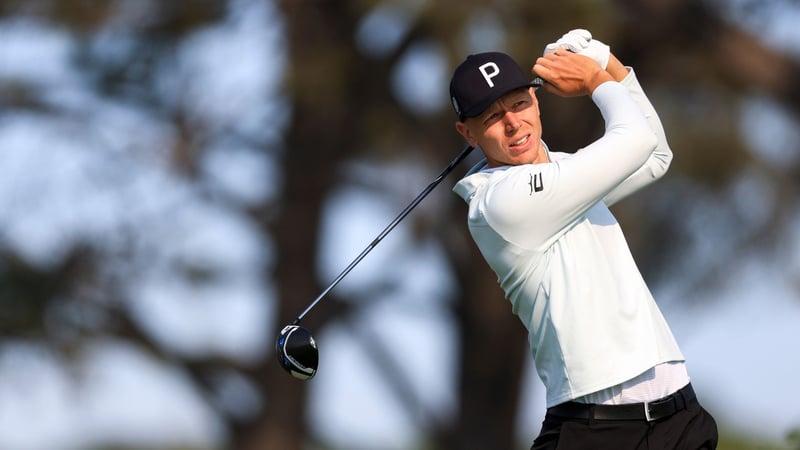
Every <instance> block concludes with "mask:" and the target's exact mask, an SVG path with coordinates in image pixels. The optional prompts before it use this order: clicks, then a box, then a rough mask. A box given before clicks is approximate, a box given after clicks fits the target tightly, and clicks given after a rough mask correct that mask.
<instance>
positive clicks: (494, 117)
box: [483, 113, 500, 124]
mask: <svg viewBox="0 0 800 450" xmlns="http://www.w3.org/2000/svg"><path fill="white" fill-rule="evenodd" d="M499 118H500V114H498V113H492V114H489V115H488V116H486V119H485V120H484V121H483V123H485V124H489V123H492V122H494V121H496V120H497V119H499Z"/></svg>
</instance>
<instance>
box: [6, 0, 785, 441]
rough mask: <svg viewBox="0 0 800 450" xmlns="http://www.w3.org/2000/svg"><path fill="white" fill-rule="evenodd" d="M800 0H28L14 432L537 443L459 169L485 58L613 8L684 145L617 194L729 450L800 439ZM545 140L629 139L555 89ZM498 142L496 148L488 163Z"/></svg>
mask: <svg viewBox="0 0 800 450" xmlns="http://www.w3.org/2000/svg"><path fill="white" fill-rule="evenodd" d="M798 23H800V4H799V2H797V1H796V0H718V1H711V0H708V1H695V0H642V1H633V0H564V1H560V2H532V1H527V0H508V1H503V2H497V1H488V0H465V1H439V2H433V1H425V0H406V1H400V0H397V1H371V0H352V1H345V2H333V1H305V0H283V1H281V0H229V1H224V0H193V1H157V0H104V1H99V0H2V1H0V449H4V450H26V449H32V450H38V449H42V450H45V449H48V450H49V449H63V450H69V449H75V450H84V449H153V450H155V449H185V450H189V449H192V450H212V449H219V450H222V449H237V450H238V449H243V450H264V449H270V450H271V449H276V450H277V449H279V450H293V449H317V450H322V449H365V450H366V449H372V450H392V449H398V450H406V449H408V450H416V449H419V450H422V449H429V450H433V449H447V450H449V449H526V448H529V447H530V444H531V442H532V440H533V438H534V437H535V436H536V434H537V433H538V431H539V428H540V424H541V420H542V417H543V414H544V393H543V389H542V386H541V384H540V382H539V380H538V377H537V376H536V373H535V371H534V370H533V368H532V366H531V357H530V355H529V353H528V349H527V344H526V336H525V332H524V329H523V327H522V325H521V324H520V322H519V321H518V320H517V319H516V318H515V317H514V316H513V315H512V314H511V311H510V307H509V305H508V303H507V302H506V301H505V300H504V299H503V296H502V293H501V291H500V289H499V288H498V287H497V285H496V283H495V279H494V276H493V275H492V274H491V272H490V271H489V269H488V268H487V267H486V265H485V263H484V262H483V260H482V258H481V257H480V255H479V254H478V253H477V251H476V249H475V247H474V245H473V243H472V241H471V240H470V238H469V236H468V232H467V229H466V223H465V215H466V205H465V204H464V203H463V202H462V201H461V200H460V199H459V198H458V197H457V196H456V195H455V194H453V193H452V192H451V191H450V189H451V187H452V186H453V184H454V183H455V181H456V180H457V179H458V177H460V176H461V175H463V174H464V173H465V172H466V170H467V169H468V167H469V166H470V165H472V164H474V163H475V162H476V161H477V159H478V155H477V154H476V155H473V156H472V157H471V159H468V160H467V161H466V162H465V163H464V164H463V166H462V167H459V168H458V169H456V170H455V171H454V173H453V174H452V175H451V177H450V178H448V179H446V180H445V181H444V182H443V183H442V184H441V185H440V186H439V188H437V189H436V190H435V191H434V192H433V193H432V194H431V195H430V196H428V197H427V198H426V200H425V201H424V202H423V203H422V205H420V206H419V207H418V208H417V209H415V210H414V211H413V212H412V214H411V215H410V216H409V217H408V218H407V219H406V220H404V221H403V222H402V223H401V224H400V226H399V227H398V228H397V229H395V231H393V232H392V233H391V234H390V235H389V236H388V237H387V238H386V239H385V240H384V241H383V242H382V243H381V244H380V246H378V247H377V248H376V249H375V250H374V251H373V252H372V253H370V255H369V256H368V257H367V258H366V259H365V260H364V261H363V262H362V263H361V264H360V265H359V266H358V267H357V268H356V269H355V270H354V271H353V272H352V273H351V274H350V275H349V276H348V277H347V278H346V279H345V280H344V281H343V282H342V283H341V284H340V285H339V286H338V287H337V288H336V289H335V290H334V291H332V292H331V293H330V294H329V295H328V296H327V297H326V299H325V300H324V301H323V302H322V303H320V304H319V306H318V307H317V308H315V309H314V310H313V311H312V312H311V314H309V315H308V317H307V318H306V319H305V320H304V322H303V324H304V325H305V326H306V327H308V328H310V329H311V330H312V331H313V333H314V335H315V337H316V339H317V342H318V345H319V348H320V364H319V373H318V375H317V377H316V378H315V379H313V380H312V381H310V382H301V381H297V380H295V379H293V378H291V377H290V376H289V375H288V374H286V373H284V372H283V371H282V370H281V369H280V367H279V366H278V365H277V364H276V361H275V358H274V350H273V345H274V339H275V336H276V334H277V333H278V331H279V330H280V328H281V327H282V326H283V325H284V324H286V323H288V322H289V321H291V319H293V318H294V317H295V316H296V315H297V314H298V313H300V311H302V310H303V308H305V306H306V305H307V304H308V303H309V302H310V301H311V300H312V299H314V298H315V297H316V296H317V294H318V293H319V292H320V291H321V290H322V288H324V287H325V286H327V285H328V283H329V282H330V281H331V280H332V279H333V278H334V277H335V276H336V275H337V274H338V273H339V271H341V270H342V269H343V268H344V267H345V266H346V265H347V264H348V263H349V262H350V261H352V260H353V258H355V256H356V255H358V253H360V251H361V250H362V249H363V248H365V247H366V246H367V245H368V244H369V243H370V242H371V241H372V239H373V238H374V237H375V236H376V235H377V234H378V233H379V232H380V231H381V230H382V229H383V227H384V226H385V225H386V224H388V223H389V221H391V219H392V218H394V217H395V215H396V214H397V213H399V212H400V210H402V208H403V207H404V206H405V205H406V204H408V202H410V201H411V200H412V199H413V198H414V197H415V196H416V195H417V194H418V193H419V192H420V191H422V189H424V187H425V186H427V184H428V183H429V182H430V181H432V180H433V179H434V178H435V177H436V175H437V174H438V173H439V172H440V171H441V170H442V169H444V167H445V166H446V165H447V163H448V162H449V161H450V160H452V159H453V157H455V155H456V154H457V153H458V152H459V151H460V149H461V148H462V147H463V145H464V143H463V142H462V141H461V139H460V137H459V136H458V135H457V134H456V133H455V131H454V127H453V123H454V121H455V118H454V114H453V113H452V111H451V108H450V105H449V101H448V94H447V85H448V81H449V77H450V74H451V73H452V70H453V69H454V68H455V66H456V65H457V64H458V63H459V62H460V61H461V60H462V59H463V58H464V57H465V56H466V55H467V54H469V53H474V52H479V51H486V50H501V51H505V52H507V53H509V54H511V55H513V56H514V57H515V58H516V59H517V60H518V61H519V62H520V64H521V65H523V66H524V67H525V68H528V67H530V66H532V64H533V62H534V61H535V59H536V57H537V56H539V55H540V53H541V51H542V49H543V47H544V45H545V44H547V43H548V42H552V41H554V40H556V39H557V38H559V37H560V36H561V35H562V34H563V33H565V32H566V31H568V30H570V29H573V28H587V29H589V30H591V31H592V32H593V34H594V35H595V37H596V38H598V39H600V40H602V41H604V42H606V43H608V44H610V45H611V48H612V51H613V52H614V53H615V54H616V55H617V56H618V57H619V58H620V59H621V60H622V61H623V63H625V64H627V65H630V66H633V67H634V68H635V70H636V73H637V75H638V77H639V80H640V81H641V83H642V85H643V86H644V88H645V91H646V92H647V93H648V95H649V96H650V99H651V100H652V102H653V103H654V105H655V106H656V109H657V110H658V111H659V114H660V116H661V119H662V121H663V123H664V126H665V129H666V132H667V136H668V138H669V141H670V144H671V146H672V148H673V151H674V153H675V159H674V162H673V164H672V168H671V170H670V172H669V173H668V174H667V176H666V177H665V178H664V179H662V180H661V181H660V182H659V183H657V184H655V185H653V186H652V187H650V188H648V189H647V190H645V191H643V192H642V193H640V194H639V195H637V196H635V197H633V198H631V199H629V200H627V201H625V202H623V203H622V204H620V205H617V206H616V207H615V209H614V212H615V214H616V215H617V217H618V219H619V220H620V222H621V223H622V226H623V228H624V229H625V230H626V235H627V237H628V241H629V244H630V246H631V249H632V251H633V253H634V255H635V257H636V259H637V262H638V263H639V265H640V268H641V269H642V271H643V273H644V275H645V278H646V279H647V281H648V283H649V284H650V286H651V288H652V290H653V292H654V295H655V297H656V299H657V301H658V302H659V304H660V306H661V308H662V310H663V311H664V314H665V316H666V317H667V319H668V321H669V322H670V323H671V325H672V327H673V331H674V334H675V335H676V338H677V340H678V341H679V343H680V345H681V347H682V349H683V351H684V353H685V355H686V357H687V360H688V367H689V371H690V375H691V377H692V380H693V383H694V384H695V386H696V389H697V391H698V393H699V396H700V400H701V402H703V404H704V405H705V406H706V407H707V409H709V410H710V411H711V412H712V413H713V414H714V415H715V417H716V418H717V421H718V423H719V426H720V434H721V438H722V442H721V445H720V448H723V449H798V448H800V402H798V400H799V399H800V398H799V397H798V394H797V388H796V387H797V382H796V380H797V376H798V375H797V374H798V370H800V352H798V343H800V331H798V330H799V328H798V324H799V323H800V257H798V256H797V255H798V253H800V199H799V198H798V188H800V176H799V175H800V128H798V114H799V113H800V83H798V80H800V28H798V27H797V24H798ZM539 96H540V103H541V107H542V116H543V123H544V127H545V132H544V139H545V140H546V141H547V142H548V144H549V145H550V147H551V148H552V149H554V150H561V151H570V152H571V151H575V150H576V149H578V148H580V147H581V146H583V145H585V144H586V143H588V142H589V141H590V140H592V139H594V138H596V137H598V136H600V135H601V133H602V127H603V124H602V120H601V118H600V117H599V114H597V111H596V109H595V108H594V106H593V105H592V103H591V101H589V100H588V99H585V98H582V99H568V100H565V99H560V98H556V97H553V96H550V95H548V94H546V93H540V94H539ZM476 153H477V152H476Z"/></svg>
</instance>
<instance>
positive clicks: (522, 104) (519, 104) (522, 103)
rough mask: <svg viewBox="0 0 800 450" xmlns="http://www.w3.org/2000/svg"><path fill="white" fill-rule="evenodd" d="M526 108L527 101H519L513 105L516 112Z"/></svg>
mask: <svg viewBox="0 0 800 450" xmlns="http://www.w3.org/2000/svg"><path fill="white" fill-rule="evenodd" d="M527 107H528V101H527V100H520V101H518V102H516V103H514V108H515V109H517V110H520V109H524V108H527Z"/></svg>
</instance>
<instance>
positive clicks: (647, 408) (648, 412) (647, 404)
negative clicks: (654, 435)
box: [642, 402, 653, 422]
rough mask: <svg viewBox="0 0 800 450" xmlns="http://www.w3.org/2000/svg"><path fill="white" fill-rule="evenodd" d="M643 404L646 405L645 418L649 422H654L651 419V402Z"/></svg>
mask: <svg viewBox="0 0 800 450" xmlns="http://www.w3.org/2000/svg"><path fill="white" fill-rule="evenodd" d="M642 404H643V405H644V418H645V419H646V420H647V421H648V422H652V420H653V419H652V418H651V417H650V402H643V403H642Z"/></svg>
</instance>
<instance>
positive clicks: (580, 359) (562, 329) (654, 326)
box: [454, 71, 683, 407]
mask: <svg viewBox="0 0 800 450" xmlns="http://www.w3.org/2000/svg"><path fill="white" fill-rule="evenodd" d="M592 100H593V101H594V102H595V104H596V105H597V107H598V108H599V109H600V112H601V113H602V115H603V118H604V119H605V123H606V130H605V134H604V135H603V136H602V137H601V138H600V139H598V140H597V141H595V142H593V143H592V144H590V145H588V146H587V147H585V148H583V149H581V150H579V151H578V152H576V153H574V154H566V153H556V152H551V153H550V154H549V155H550V162H548V163H544V164H526V165H520V166H504V167H497V168H486V167H485V166H484V167H476V168H475V169H473V170H472V171H471V172H470V173H469V174H468V175H467V176H465V177H464V178H463V179H462V180H460V181H459V182H458V183H457V184H456V186H455V187H454V191H455V192H456V193H458V194H459V195H460V196H461V197H462V198H464V200H466V201H467V202H468V203H469V215H468V224H469V230H470V233H471V234H472V237H473V239H474V240H475V242H476V243H477V245H478V247H479V248H480V251H481V253H482V254H483V256H484V258H485V259H486V261H487V262H488V263H489V265H490V266H491V267H492V269H493V270H494V271H495V273H496V274H497V277H498V282H499V283H500V285H501V286H502V288H503V290H504V291H505V295H506V297H507V298H508V300H509V301H510V302H511V304H512V310H513V312H514V313H515V314H516V315H517V316H519V318H520V320H521V321H522V322H523V323H524V325H525V326H526V328H527V330H528V340H529V344H530V348H531V351H532V353H533V357H534V360H535V363H536V368H537V372H538V374H539V376H540V378H541V379H542V381H543V382H544V385H545V387H546V388H547V406H548V407H550V406H553V405H556V404H558V403H561V402H564V401H567V400H571V399H576V398H579V397H582V396H585V395H587V394H590V393H593V392H597V391H600V390H603V389H606V388H609V387H611V386H615V385H619V384H621V383H623V382H625V381H627V380H631V379H632V378H634V377H636V376H637V375H639V374H642V373H643V372H645V371H647V370H648V369H650V368H652V367H654V366H656V365H658V364H660V363H664V362H668V361H682V360H683V355H682V354H681V352H680V349H679V348H678V345H677V343H676V342H675V339H674V338H673V336H672V333H671V331H670V329H669V327H668V325H667V323H666V321H665V320H664V318H663V316H662V314H661V312H660V311H659V309H658V306H657V305H656V303H655V301H654V299H653V297H652V295H651V293H650V291H649V289H648V287H647V285H646V284H645V282H644V280H643V278H642V276H641V274H640V272H639V270H638V268H637V266H636V263H635V262H634V260H633V257H632V256H631V253H630V250H629V249H628V245H627V242H626V241H625V237H624V236H623V234H622V230H621V228H620V226H619V224H618V223H617V221H616V219H615V218H614V216H613V215H612V214H611V212H610V211H609V209H608V206H610V205H611V204H613V203H615V202H616V201H618V200H620V199H622V198H624V197H625V196H627V195H630V194H631V193H633V192H635V191H637V190H638V189H641V188H642V187H643V186H645V185H647V184H649V183H651V182H652V181H654V180H656V179H658V178H660V177H661V176H662V175H663V174H664V173H665V172H666V170H667V168H668V167H669V164H670V161H671V159H672V152H671V151H670V149H669V146H668V145H667V142H666V138H665V137H664V132H663V129H662V127H661V123H660V121H659V119H658V116H657V115H656V114H655V111H654V110H653V108H652V105H650V102H649V101H648V100H647V98H646V97H645V95H644V92H643V91H642V89H641V87H640V86H639V83H638V81H637V80H636V77H635V74H634V73H633V71H631V72H630V74H629V75H628V77H627V78H626V79H625V80H624V81H623V82H622V83H616V82H606V83H604V84H602V85H601V86H599V87H598V88H597V89H596V90H595V91H594V93H593V94H592Z"/></svg>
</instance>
